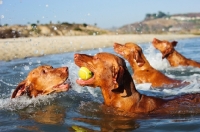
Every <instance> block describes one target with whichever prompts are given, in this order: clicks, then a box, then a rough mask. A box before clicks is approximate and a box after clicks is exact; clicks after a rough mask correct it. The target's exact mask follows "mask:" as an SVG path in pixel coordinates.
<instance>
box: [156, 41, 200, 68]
mask: <svg viewBox="0 0 200 132" xmlns="http://www.w3.org/2000/svg"><path fill="white" fill-rule="evenodd" d="M177 43H178V42H176V41H172V42H169V41H166V40H159V39H156V38H154V39H153V41H152V44H153V46H154V47H155V48H156V49H158V50H159V51H160V52H161V53H162V59H164V58H166V59H167V60H168V61H169V64H170V65H171V66H172V67H177V66H193V67H198V68H200V63H199V62H196V61H194V60H191V59H188V58H186V57H184V56H183V55H181V54H180V53H179V52H178V51H176V50H175V48H174V47H175V46H176V45H177Z"/></svg>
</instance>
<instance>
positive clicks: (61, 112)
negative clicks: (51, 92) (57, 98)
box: [18, 103, 66, 130]
mask: <svg viewBox="0 0 200 132" xmlns="http://www.w3.org/2000/svg"><path fill="white" fill-rule="evenodd" d="M65 112H66V109H65V108H64V107H63V106H61V105H59V104H58V103H54V104H51V105H47V106H44V105H42V106H40V107H28V108H25V109H23V110H20V111H19V112H18V114H19V119H20V120H26V121H27V122H28V121H30V120H33V121H35V122H36V124H38V123H39V124H43V125H44V124H46V125H48V124H49V125H62V124H63V123H64V121H65V120H64V119H65V116H66V114H65ZM18 127H19V128H22V129H26V130H39V126H38V125H35V126H18Z"/></svg>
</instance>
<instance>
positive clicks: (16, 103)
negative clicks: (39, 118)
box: [0, 94, 57, 111]
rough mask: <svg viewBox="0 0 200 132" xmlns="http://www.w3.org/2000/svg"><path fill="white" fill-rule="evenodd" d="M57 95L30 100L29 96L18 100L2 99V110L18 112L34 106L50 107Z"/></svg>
mask: <svg viewBox="0 0 200 132" xmlns="http://www.w3.org/2000/svg"><path fill="white" fill-rule="evenodd" d="M56 96H57V95H56V94H51V95H39V96H37V98H31V99H30V98H28V97H27V96H21V97H18V98H14V99H11V98H4V99H0V109H4V110H11V111H16V110H19V109H24V108H26V107H27V106H30V105H32V106H33V107H35V106H37V105H40V104H41V103H42V104H45V105H48V104H50V103H51V101H52V100H54V98H55V97H56Z"/></svg>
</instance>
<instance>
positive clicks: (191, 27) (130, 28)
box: [118, 12, 200, 34]
mask: <svg viewBox="0 0 200 132" xmlns="http://www.w3.org/2000/svg"><path fill="white" fill-rule="evenodd" d="M157 16H158V15H155V14H147V15H146V17H145V19H144V21H141V22H137V23H132V24H128V25H124V26H122V27H121V28H119V29H118V32H119V33H121V34H131V33H133V34H141V33H144V34H147V33H148V34H149V33H191V34H200V13H187V14H174V15H166V14H163V13H162V12H161V13H160V16H161V17H157Z"/></svg>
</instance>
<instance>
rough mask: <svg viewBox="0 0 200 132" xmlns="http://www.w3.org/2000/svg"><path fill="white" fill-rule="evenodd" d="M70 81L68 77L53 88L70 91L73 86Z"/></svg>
mask: <svg viewBox="0 0 200 132" xmlns="http://www.w3.org/2000/svg"><path fill="white" fill-rule="evenodd" d="M69 83H70V82H69V80H68V79H66V80H64V81H63V82H62V83H60V84H58V85H56V86H54V87H53V90H56V91H68V90H69V88H70V87H71V86H70V84H69Z"/></svg>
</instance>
